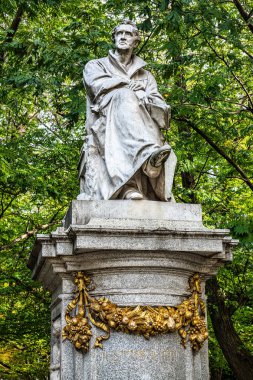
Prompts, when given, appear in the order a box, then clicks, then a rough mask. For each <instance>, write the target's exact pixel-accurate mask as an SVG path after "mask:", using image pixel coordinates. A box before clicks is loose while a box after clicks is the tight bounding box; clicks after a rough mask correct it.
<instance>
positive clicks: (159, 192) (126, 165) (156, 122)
mask: <svg viewBox="0 0 253 380" xmlns="http://www.w3.org/2000/svg"><path fill="white" fill-rule="evenodd" d="M112 38H113V41H114V43H115V51H109V55H108V57H105V58H101V59H96V60H92V61H90V62H88V63H87V65H86V66H85V69H84V84H85V87H86V91H87V121H86V131H87V136H86V142H85V146H84V150H83V154H82V156H81V161H80V165H79V174H80V179H81V194H80V195H79V197H78V198H79V199H86V200H99V199H100V200H102V199H104V200H107V199H132V200H141V199H150V200H162V201H168V200H171V196H172V195H171V186H172V181H173V175H174V169H175V164H176V158H175V155H174V153H173V152H172V150H171V147H170V146H169V145H168V144H165V145H164V139H163V135H162V133H161V129H166V128H168V122H169V117H170V112H169V110H170V108H169V107H168V106H167V105H166V103H165V101H164V99H163V98H162V96H161V95H160V94H159V92H158V90H157V84H156V81H155V79H154V77H153V76H152V74H151V73H150V72H149V71H147V70H145V69H144V66H145V65H146V63H145V62H144V61H143V60H142V59H141V58H139V57H137V56H136V55H134V53H133V52H134V49H135V48H136V47H137V46H138V44H139V42H140V36H139V32H138V29H137V27H136V25H135V24H134V23H133V22H132V21H130V20H124V21H123V22H122V23H121V24H120V25H118V26H116V27H115V28H114V30H113V33H112ZM168 157H169V159H168ZM167 159H168V160H167ZM169 161H171V163H169ZM169 178H170V180H169ZM167 179H168V182H167Z"/></svg>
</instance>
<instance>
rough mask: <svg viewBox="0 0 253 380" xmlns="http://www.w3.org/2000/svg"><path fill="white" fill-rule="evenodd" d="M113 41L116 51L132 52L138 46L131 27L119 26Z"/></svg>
mask: <svg viewBox="0 0 253 380" xmlns="http://www.w3.org/2000/svg"><path fill="white" fill-rule="evenodd" d="M114 39H115V46H116V49H117V50H133V49H134V48H135V47H136V46H138V40H137V38H136V35H135V34H134V32H133V27H132V25H119V26H118V28H117V30H116V32H115V35H114Z"/></svg>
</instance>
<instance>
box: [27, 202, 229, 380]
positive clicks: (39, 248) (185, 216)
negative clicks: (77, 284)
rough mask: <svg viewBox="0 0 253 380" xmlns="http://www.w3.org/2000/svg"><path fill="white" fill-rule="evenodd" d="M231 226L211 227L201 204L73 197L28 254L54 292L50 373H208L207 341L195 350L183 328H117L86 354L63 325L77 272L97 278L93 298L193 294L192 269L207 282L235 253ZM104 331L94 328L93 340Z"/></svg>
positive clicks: (157, 300)
mask: <svg viewBox="0 0 253 380" xmlns="http://www.w3.org/2000/svg"><path fill="white" fill-rule="evenodd" d="M228 233H229V231H228V230H209V229H207V228H205V227H204V226H203V224H202V217H201V207H200V206H199V205H181V204H173V203H162V202H152V201H73V202H72V206H71V208H70V209H69V212H68V213H67V215H66V218H65V222H64V226H63V227H61V228H58V229H57V230H56V231H55V232H53V233H52V234H50V235H38V237H37V242H36V244H35V247H34V250H33V252H32V254H31V257H30V261H29V266H30V268H31V269H33V277H34V278H36V279H38V280H40V281H41V282H42V283H43V285H44V286H45V287H46V288H47V289H49V290H51V291H52V296H53V301H52V355H51V379H62V380H79V379H80V380H83V379H85V380H95V379H96V380H107V379H108V380H109V379H110V380H116V379H120V380H125V379H135V380H138V379H143V380H144V379H156V380H158V379H161V380H167V379H177V380H189V379H194V380H197V379H199V380H200V379H201V380H205V379H208V378H209V375H208V353H207V343H205V344H204V346H203V347H202V348H201V350H200V351H199V352H198V353H195V352H193V351H192V349H191V347H190V344H188V345H187V347H186V349H185V348H183V347H182V345H181V344H180V337H179V336H178V334H177V333H176V332H175V333H171V334H166V335H157V336H154V337H152V338H151V339H150V340H146V339H145V338H144V337H143V336H136V335H127V334H123V333H121V332H113V333H112V334H111V337H110V339H109V340H107V341H105V342H104V347H103V350H101V349H99V348H96V349H93V348H91V349H90V350H89V352H88V353H86V354H83V353H80V352H78V351H77V350H76V349H75V348H74V346H73V345H72V343H71V342H70V341H68V340H66V341H64V342H63V341H62V337H61V332H62V328H63V327H64V326H65V325H66V321H65V312H66V308H67V306H68V304H69V302H70V300H71V299H73V292H74V290H75V288H74V285H73V282H72V281H73V274H74V273H76V272H77V271H84V272H85V273H86V274H87V275H88V276H89V277H91V279H92V280H93V282H94V285H95V289H94V290H93V291H91V292H90V294H91V296H93V297H96V298H99V297H102V296H104V297H107V298H109V299H110V301H112V302H114V303H116V304H117V305H119V306H137V305H143V306H144V305H150V306H158V305H161V306H176V305H178V304H180V303H181V302H182V301H183V300H184V299H185V298H187V297H189V295H190V291H189V286H188V279H189V277H190V276H191V275H193V274H194V273H196V272H198V273H199V274H200V275H201V279H202V285H204V283H205V280H206V279H207V278H209V277H210V276H211V275H213V274H215V273H216V272H217V269H218V267H219V266H220V265H222V264H223V263H224V262H225V261H229V260H231V247H232V245H233V244H235V242H234V241H232V240H231V238H229V237H228ZM202 287H203V286H202ZM202 298H204V292H203V294H202ZM97 335H101V331H100V330H98V331H97V329H96V328H93V337H92V342H94V340H95V337H96V336H97ZM91 346H92V344H91Z"/></svg>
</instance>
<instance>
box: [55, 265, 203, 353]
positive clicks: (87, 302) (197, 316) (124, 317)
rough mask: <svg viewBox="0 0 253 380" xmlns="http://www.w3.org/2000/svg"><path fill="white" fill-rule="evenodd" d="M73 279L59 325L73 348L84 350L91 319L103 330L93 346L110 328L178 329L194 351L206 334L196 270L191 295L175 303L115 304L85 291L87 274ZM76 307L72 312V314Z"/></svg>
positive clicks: (136, 331) (157, 331) (144, 332)
mask: <svg viewBox="0 0 253 380" xmlns="http://www.w3.org/2000/svg"><path fill="white" fill-rule="evenodd" d="M74 283H75V285H76V286H77V295H76V297H75V298H74V299H73V300H72V301H71V302H70V303H69V305H68V307H67V310H66V315H65V318H66V322H67V325H66V326H65V327H64V329H63V333H62V335H63V339H69V340H70V341H71V342H72V343H73V344H74V346H75V348H76V349H78V350H82V351H83V352H87V351H88V350H89V344H90V339H91V336H92V332H91V325H90V324H89V322H91V323H92V324H93V325H95V326H96V327H98V328H100V329H101V330H103V331H104V332H105V333H106V334H105V335H102V336H100V337H98V338H97V339H96V341H95V345H94V347H100V348H102V341H103V340H106V339H108V338H109V337H110V330H111V329H113V330H116V331H121V332H124V333H128V334H130V333H131V334H137V335H143V336H144V337H145V338H146V339H149V338H150V337H151V336H153V335H157V334H164V333H170V332H174V331H178V333H179V335H180V337H181V343H182V345H183V346H184V347H186V342H187V340H189V341H190V343H191V346H192V348H193V349H194V350H195V351H198V350H199V349H200V348H201V347H202V345H203V343H204V341H205V340H206V339H207V337H208V333H207V327H206V323H205V304H204V302H203V301H202V300H201V298H200V297H201V285H200V276H199V274H194V275H193V276H191V277H190V279H189V287H190V291H191V296H190V297H189V298H187V299H186V300H184V301H183V302H182V303H181V304H180V305H177V306H173V307H172V306H155V307H151V306H136V307H133V306H126V307H119V306H117V305H116V304H114V303H112V302H111V301H110V300H109V299H107V298H104V297H102V298H99V299H96V298H94V297H91V296H90V295H89V286H90V283H91V281H90V278H89V277H87V276H85V274H84V273H83V272H78V273H77V274H76V276H75V279H74ZM74 309H76V315H72V313H73V311H74Z"/></svg>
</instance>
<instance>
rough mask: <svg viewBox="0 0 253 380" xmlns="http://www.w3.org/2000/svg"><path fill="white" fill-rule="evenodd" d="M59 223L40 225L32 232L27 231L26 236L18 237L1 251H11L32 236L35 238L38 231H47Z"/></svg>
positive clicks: (3, 246)
mask: <svg viewBox="0 0 253 380" xmlns="http://www.w3.org/2000/svg"><path fill="white" fill-rule="evenodd" d="M58 222H59V221H57V220H56V221H54V222H51V223H48V224H42V225H39V226H37V227H36V228H34V229H32V230H30V231H27V232H26V233H25V234H23V235H21V236H19V237H17V238H16V239H14V240H13V241H12V242H11V243H9V244H6V245H2V247H0V251H4V250H5V249H9V248H11V247H12V246H13V245H15V244H16V243H19V242H21V241H23V240H25V239H29V238H30V237H31V236H34V235H35V234H36V233H37V232H38V231H40V230H47V229H48V228H49V227H51V226H53V225H55V224H57V223H58Z"/></svg>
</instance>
